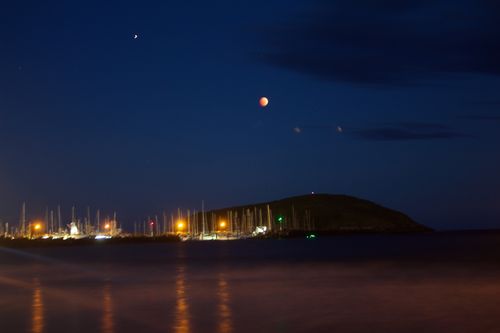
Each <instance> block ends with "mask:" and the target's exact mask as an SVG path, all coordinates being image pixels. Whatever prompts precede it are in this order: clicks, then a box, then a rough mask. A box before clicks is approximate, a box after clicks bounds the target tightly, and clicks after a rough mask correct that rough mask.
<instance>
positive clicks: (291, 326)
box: [0, 233, 500, 333]
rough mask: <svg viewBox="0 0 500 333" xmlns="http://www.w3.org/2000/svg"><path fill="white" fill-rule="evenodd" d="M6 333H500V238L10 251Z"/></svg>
mask: <svg viewBox="0 0 500 333" xmlns="http://www.w3.org/2000/svg"><path fill="white" fill-rule="evenodd" d="M0 332H34V333H39V332H55V333H58V332H106V333H111V332H134V333H135V332H138V333H145V332H221V333H222V332H225V333H228V332H259V333H262V332H384V333H387V332H426V333H430V332H455V333H457V332H500V233H435V234H422V235H392V236H376V235H371V236H370V235H362V236H342V237H334V238H325V239H317V240H314V241H310V240H263V241H238V242H197V243H175V244H174V243H172V244H149V245H116V246H88V247H60V248H55V247H54V248H40V249H21V250H19V249H6V248H0Z"/></svg>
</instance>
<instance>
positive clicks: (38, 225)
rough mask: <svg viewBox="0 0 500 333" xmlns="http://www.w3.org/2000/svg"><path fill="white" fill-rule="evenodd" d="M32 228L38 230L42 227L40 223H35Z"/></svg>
mask: <svg viewBox="0 0 500 333" xmlns="http://www.w3.org/2000/svg"><path fill="white" fill-rule="evenodd" d="M34 229H35V230H40V229H42V225H41V224H40V223H37V224H35V226H34Z"/></svg>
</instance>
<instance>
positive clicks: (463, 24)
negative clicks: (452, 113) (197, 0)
mask: <svg viewBox="0 0 500 333" xmlns="http://www.w3.org/2000/svg"><path fill="white" fill-rule="evenodd" d="M264 39H265V41H266V42H265V52H264V54H263V55H262V56H261V58H260V60H262V61H264V62H266V63H268V64H271V65H274V66H278V67H283V68H287V69H290V70H294V71H297V72H302V73H306V74H310V75H314V76H317V77H319V78H322V79H326V80H335V81H347V82H355V83H364V84H384V85H407V84H414V83H418V82H420V81H422V80H427V79H432V78H435V77H440V76H443V75H446V74H463V73H476V74H490V75H500V61H498V59H500V43H498V41H499V40H500V2H499V1H496V0H434V1H430V0H407V1H403V0H379V1H373V0H332V1H316V2H313V5H312V6H311V8H310V10H309V11H304V13H303V14H301V15H300V16H299V17H296V18H295V19H292V20H289V21H288V22H286V23H284V24H280V25H279V26H275V27H269V28H268V29H266V31H265V36H264Z"/></svg>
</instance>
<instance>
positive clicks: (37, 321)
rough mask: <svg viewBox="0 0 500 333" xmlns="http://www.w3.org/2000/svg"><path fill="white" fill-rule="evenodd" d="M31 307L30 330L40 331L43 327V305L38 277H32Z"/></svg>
mask: <svg viewBox="0 0 500 333" xmlns="http://www.w3.org/2000/svg"><path fill="white" fill-rule="evenodd" d="M31 309H32V311H31V313H32V315H31V332H32V333H42V332H43V328H44V305H43V297H42V287H41V286H40V280H39V279H38V278H35V279H33V302H32V305H31Z"/></svg>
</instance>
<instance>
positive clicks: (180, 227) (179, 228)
mask: <svg viewBox="0 0 500 333" xmlns="http://www.w3.org/2000/svg"><path fill="white" fill-rule="evenodd" d="M185 227H186V225H185V224H184V222H183V221H177V231H179V232H181V231H183V230H184V228H185Z"/></svg>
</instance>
